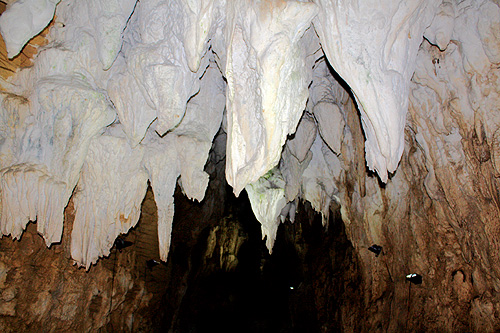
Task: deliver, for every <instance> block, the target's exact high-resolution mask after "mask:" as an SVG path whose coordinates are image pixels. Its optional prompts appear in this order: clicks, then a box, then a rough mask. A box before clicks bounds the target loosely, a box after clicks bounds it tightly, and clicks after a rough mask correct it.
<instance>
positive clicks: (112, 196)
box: [0, 0, 500, 331]
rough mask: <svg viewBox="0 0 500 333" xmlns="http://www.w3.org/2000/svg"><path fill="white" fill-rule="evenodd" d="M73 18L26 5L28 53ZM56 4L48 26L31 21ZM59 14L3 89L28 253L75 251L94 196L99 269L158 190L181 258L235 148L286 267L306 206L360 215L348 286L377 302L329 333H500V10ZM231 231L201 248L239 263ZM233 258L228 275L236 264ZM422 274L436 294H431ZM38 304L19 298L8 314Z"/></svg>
mask: <svg viewBox="0 0 500 333" xmlns="http://www.w3.org/2000/svg"><path fill="white" fill-rule="evenodd" d="M55 3H56V2H54V1H52V2H51V1H35V0H32V1H30V0H25V1H23V0H19V1H18V2H16V3H14V4H12V5H10V6H9V7H8V9H7V11H6V12H5V14H4V15H2V17H1V19H0V28H1V29H0V30H1V32H2V34H4V38H5V40H6V43H7V46H6V47H7V50H9V55H12V54H13V52H17V51H16V50H17V49H19V48H22V46H23V45H24V44H25V43H26V41H27V38H28V39H29V38H30V37H32V36H33V35H35V34H37V33H38V32H39V31H40V30H41V29H43V28H44V26H45V25H47V24H48V23H49V22H50V20H51V17H52V14H51V13H53V12H54V9H53V7H54V6H55ZM35 5H37V6H38V5H40V6H41V7H40V8H41V9H40V11H41V13H42V14H44V15H40V18H41V20H40V22H38V21H37V20H35V19H32V20H31V21H30V19H29V15H30V14H31V13H32V12H33V8H35V7H34V6H35ZM16 13H17V14H16ZM47 13H49V14H50V15H48V14H47ZM16 15H17V16H19V21H17V20H12V17H13V16H16ZM47 15H48V16H47ZM9 17H10V18H9ZM47 17H48V18H47ZM55 17H56V22H55V23H54V25H53V27H52V28H51V30H50V33H49V34H48V35H47V40H48V44H47V45H46V46H44V47H43V48H41V49H40V50H39V52H38V55H37V57H36V59H34V65H33V66H32V67H31V68H26V69H22V70H20V71H18V72H17V73H16V74H15V75H13V76H12V77H11V78H9V80H8V81H4V80H2V81H1V82H0V83H1V86H2V93H1V95H0V101H1V107H0V127H1V133H0V163H1V165H0V167H1V168H0V198H1V210H0V211H1V217H0V230H1V232H2V234H3V235H11V236H12V237H13V238H20V237H21V235H22V233H23V230H24V229H25V227H26V225H27V223H28V222H29V221H30V220H31V221H34V220H36V221H37V230H38V232H39V233H40V234H41V235H42V236H43V237H44V239H45V242H46V244H47V245H50V244H52V243H57V242H59V241H60V240H61V236H62V235H63V232H64V233H65V234H68V230H67V229H68V226H66V227H65V228H63V226H64V225H63V210H64V207H65V206H66V205H67V204H68V201H69V199H70V197H71V195H72V194H74V204H75V209H76V212H75V224H74V226H73V227H72V230H73V233H74V234H73V236H72V238H71V244H72V245H71V246H72V249H71V254H72V257H73V259H74V260H76V261H77V262H78V264H79V265H85V266H86V267H87V268H89V267H90V265H92V264H94V263H96V261H97V259H98V258H99V256H105V255H107V254H108V253H109V251H110V247H111V246H112V244H113V241H114V238H115V237H117V235H119V233H123V232H126V231H127V230H128V229H129V228H130V227H132V226H134V225H135V224H136V223H137V220H138V218H139V211H138V207H139V203H140V202H141V200H142V198H143V197H144V193H145V189H146V186H147V181H148V180H149V182H150V184H151V187H152V191H153V193H154V197H155V202H156V204H157V206H158V223H157V227H158V250H159V258H161V259H162V260H166V259H167V257H168V255H169V249H170V244H171V242H170V239H171V234H172V230H173V229H174V226H173V223H174V193H175V189H176V186H177V185H179V187H178V188H179V190H178V191H180V192H181V193H183V194H185V195H186V197H187V198H189V199H194V200H198V201H201V200H203V199H204V198H205V191H206V189H207V187H208V186H210V185H209V181H208V180H209V176H208V174H207V173H206V170H205V163H206V161H207V159H208V157H209V150H210V148H211V146H212V141H215V143H216V144H215V147H214V157H213V158H212V159H213V160H212V163H214V165H219V164H218V163H220V161H222V160H223V159H224V156H225V152H224V149H222V148H221V144H220V143H222V146H223V145H224V144H226V147H227V148H226V151H227V161H226V162H227V163H226V165H225V168H226V178H227V181H228V183H229V184H230V185H231V186H232V187H233V191H234V192H235V193H236V194H239V193H240V192H241V191H242V189H244V188H245V189H246V192H247V193H248V197H249V200H250V202H251V205H252V209H253V211H254V214H255V216H256V217H257V218H258V220H259V222H260V223H261V228H262V236H264V237H267V244H266V245H267V246H268V248H269V249H272V246H273V243H274V240H275V239H277V238H279V223H280V221H286V220H287V219H288V220H290V221H294V220H295V218H296V217H297V212H296V209H297V207H299V210H300V209H301V208H300V207H302V206H301V205H300V204H299V202H300V200H304V201H307V202H309V203H310V205H311V207H312V209H314V210H315V211H317V212H319V213H321V216H322V224H323V225H324V226H325V227H326V226H327V225H328V222H329V221H331V220H332V219H331V213H332V211H334V212H335V214H336V210H337V209H340V212H341V217H342V220H343V222H344V226H345V233H346V236H347V240H343V241H345V244H352V247H353V248H352V251H353V252H349V251H348V252H349V255H346V256H347V257H346V258H350V259H353V261H354V262H355V266H353V268H352V270H351V267H347V266H342V265H340V266H338V269H339V270H340V272H339V274H342V275H343V277H342V279H344V278H345V279H344V280H343V281H357V285H358V286H359V289H358V290H356V291H352V293H353V295H354V296H353V298H354V299H355V301H353V302H339V303H338V306H339V308H340V310H338V311H337V310H335V311H337V312H336V313H338V317H336V318H335V319H329V317H328V316H327V315H325V314H324V313H325V312H324V311H323V310H322V311H323V312H321V313H320V314H319V315H320V317H321V318H324V323H321V325H319V326H318V327H326V328H325V329H326V330H328V329H329V328H330V327H341V328H343V329H345V330H361V331H369V330H370V331H371V330H379V331H401V330H412V331H422V330H431V331H454V330H459V331H496V330H499V329H500V320H499V319H498V318H500V299H499V296H498V295H499V291H500V290H499V289H500V280H499V279H500V269H499V267H500V266H499V260H500V259H499V245H500V244H499V237H498V236H499V227H498V218H499V200H500V198H499V195H498V186H499V184H498V177H499V176H500V143H499V141H500V134H499V133H500V132H499V130H498V128H499V126H500V118H499V116H498V114H499V111H500V109H499V105H500V79H499V78H500V75H499V74H500V4H499V2H498V1H497V0H479V1H476V0H464V1H458V0H457V1H455V0H443V1H430V0H419V1H397V0H394V1H375V0H373V1H364V2H363V3H361V2H359V1H353V0H345V1H344V0H342V1H334V0H315V1H281V0H262V1H250V0H239V1H224V0H212V1H210V0H206V1H188V0H175V1H160V0H149V1H148V0H144V1H140V2H139V1H137V2H134V1H125V2H119V3H118V2H104V1H83V0H67V1H62V2H60V3H59V4H58V5H57V6H56V7H55ZM37 19H38V18H37ZM25 21H29V22H30V23H33V24H32V25H29V26H25V25H22V27H19V28H17V27H16V25H17V23H18V22H19V23H20V24H21V22H25ZM13 32H16V33H17V32H20V33H21V34H20V35H16V34H13ZM26 36H28V37H26ZM224 112H225V113H224ZM218 131H219V135H218V136H217V137H216V133H217V132H218ZM226 137H227V143H225V142H226ZM217 143H218V144H217ZM366 166H368V169H370V170H373V171H376V173H373V172H372V171H370V170H367V169H366ZM217 170H219V171H220V165H219V168H218V169H217ZM108 183H109V184H108ZM222 184H224V183H223V182H221V181H220V180H219V181H218V183H216V184H215V185H219V186H224V185H222ZM224 190H225V188H224ZM214 191H215V192H216V190H214ZM177 193H179V192H177ZM222 197H224V196H223V195H221V196H220V197H216V198H222ZM211 200H213V198H212V199H211ZM202 205H203V204H202ZM208 205H209V206H210V207H211V208H212V209H214V210H215V208H214V206H213V205H215V206H217V205H216V204H215V203H214V202H213V201H211V202H209V203H208ZM186 206H187V205H186ZM195 207H196V206H195ZM332 207H337V208H336V209H332ZM338 207H340V208H338ZM207 209H208V208H207ZM219 209H220V207H219ZM219 215H220V214H219ZM196 216H200V219H202V220H203V222H200V223H201V224H202V225H203V223H209V224H210V223H212V222H207V221H206V220H205V219H203V216H202V215H196ZM219 217H220V216H219ZM207 219H208V218H207ZM214 219H215V218H214ZM229 220H231V218H228V219H226V220H224V222H221V225H220V226H219V229H217V228H216V227H215V226H214V225H212V224H210V227H213V228H212V229H210V230H209V231H207V232H208V233H207V235H205V234H203V235H201V231H200V230H199V229H196V228H194V229H193V230H195V231H194V232H193V233H191V234H190V233H189V232H187V231H185V233H184V234H183V237H186V238H189V237H201V238H200V239H202V238H203V237H205V236H206V237H207V238H206V239H209V240H210V241H209V242H208V243H209V244H212V245H213V243H214V241H213V239H214V238H215V239H217V241H215V243H217V242H219V243H217V244H219V245H221V246H222V247H223V248H224V246H226V245H227V241H226V240H231V241H229V242H230V243H231V242H232V243H231V244H232V245H231V246H230V248H231V251H233V252H237V249H238V248H240V247H239V245H241V242H240V241H238V239H239V238H238V237H236V236H235V235H236V231H235V230H239V229H238V228H237V227H234V226H230V224H231V223H229V222H228V221H229ZM218 221H222V220H221V219H218ZM231 221H232V220H231ZM235 223H236V222H235ZM66 224H68V223H66ZM193 224H194V223H188V224H186V225H187V226H188V227H186V228H188V229H190V228H191V227H193ZM206 230H208V229H206ZM220 230H224V231H220ZM338 230H339V232H340V230H341V228H339V229H338ZM63 241H64V239H63ZM298 241H300V240H294V242H298ZM193 242H195V241H193ZM233 243H234V244H233ZM16 244H18V243H16ZM19 244H22V242H21V243H19ZM65 244H69V243H68V240H67V239H66V243H65ZM235 244H238V245H235ZM372 244H378V245H381V246H382V247H383V254H382V255H380V256H378V257H375V256H374V255H373V253H371V252H370V251H368V250H367V248H368V247H369V246H370V245H372ZM212 245H210V246H209V247H208V249H211V250H210V251H208V250H207V251H205V252H203V251H202V252H203V253H206V254H207V255H206V257H207V258H215V257H214V255H215V254H217V252H216V250H215V248H213V249H212ZM200 246H202V245H200ZM241 246H243V245H241ZM21 249H22V246H21V245H20V248H19V249H18V250H19V251H21ZM200 251H201V250H200ZM231 251H229V252H231ZM54 252H55V249H54ZM299 252H300V251H299ZM337 252H338V251H337ZM65 253H67V252H65ZM193 253H194V252H193ZM338 253H339V252H338ZM346 253H347V252H346ZM209 254H210V255H209ZM344 254H345V253H344ZM232 255H234V254H232ZM299 257H300V255H299ZM218 258H219V259H218V260H219V262H217V263H215V264H214V262H211V263H209V266H210V265H211V266H210V267H212V268H213V267H214V265H219V267H225V268H224V269H226V268H227V269H229V267H233V265H232V264H231V263H228V261H227V256H225V255H224V254H221V253H219V257H218ZM214 260H215V259H214ZM209 261H210V260H209ZM298 262H300V260H299V261H297V264H298ZM9 265H12V263H10V262H8V263H7V264H5V263H4V264H3V266H0V267H3V268H1V269H2V270H3V271H6V270H10V268H9ZM97 265H99V264H97ZM318 265H319V266H320V267H324V266H325V265H326V264H325V263H324V262H321V261H318ZM97 267H98V266H96V270H97ZM75 269H76V268H75ZM332 270H333V268H332ZM188 271H189V270H184V271H182V270H181V271H179V274H181V275H182V276H183V279H184V280H183V281H185V282H186V281H188V280H186V279H187V275H186V274H187V273H186V272H188ZM326 271H328V270H326ZM409 273H418V274H421V275H422V276H423V283H422V284H421V285H410V284H409V282H408V281H406V279H405V276H406V275H407V274H409ZM68 274H69V273H68ZM193 274H195V273H193ZM196 274H197V273H196ZM200 274H201V273H200ZM355 275H357V276H355ZM1 276H2V275H0V281H2V280H1V279H2V277H1ZM3 276H5V274H3ZM317 278H318V279H319V280H321V279H322V278H323V277H317ZM342 279H341V280H342ZM181 280H182V279H181ZM186 283H187V282H186ZM311 284H313V286H314V292H315V293H316V295H324V294H330V293H332V289H331V288H330V287H327V286H325V287H322V285H321V284H320V283H317V282H313V280H309V286H310V285H311ZM176 286H177V285H175V284H171V287H172V288H174V287H176ZM181 294H182V293H181ZM16 295H17V293H16V292H14V291H12V290H9V291H6V292H5V296H2V297H4V299H5V300H8V301H6V302H7V303H5V304H7V305H3V307H4V311H5V313H6V314H7V315H8V314H12V313H17V312H16V311H17V310H16V309H17V307H16V306H15V305H12V304H14V303H9V302H14V301H15V302H17V299H18V298H16V297H17V296H16ZM186 295H187V294H186ZM19 297H21V296H19ZM172 297H173V299H175V302H173V304H177V305H179V304H181V303H182V302H181V301H179V299H182V297H183V296H179V295H173V296H172ZM179 297H180V298H179ZM189 297H191V298H192V299H195V298H196V294H193V295H190V296H189ZM189 297H188V298H189ZM326 298H327V297H326V296H321V297H319V298H317V302H316V304H315V307H316V308H317V309H324V307H325V303H326V302H327V300H326ZM360 299H361V301H358V300H360ZM131 304H136V303H133V302H132V303H131ZM188 307H189V306H188ZM58 311H59V310H58ZM179 311H181V310H179ZM181 312H182V311H181ZM70 313H71V311H70ZM170 313H176V312H175V311H173V312H170ZM179 313H180V312H177V314H176V315H180V314H179ZM176 315H174V318H170V319H168V320H167V321H168V322H170V323H173V324H172V325H174V327H175V325H180V326H179V327H187V328H189V323H187V324H186V323H183V322H182V320H181V319H179V320H177V319H176V318H175V316H176ZM333 321H335V322H333ZM339 323H340V324H339ZM323 324H324V325H326V326H323ZM183 325H187V326H183ZM336 325H338V326H336ZM169 328H170V326H169Z"/></svg>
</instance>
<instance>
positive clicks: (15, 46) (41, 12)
mask: <svg viewBox="0 0 500 333" xmlns="http://www.w3.org/2000/svg"><path fill="white" fill-rule="evenodd" d="M59 1H61V0H18V1H16V2H14V3H13V4H11V5H10V6H8V7H7V10H6V11H5V12H4V13H3V14H2V15H1V16H0V32H1V33H2V37H3V40H4V41H5V46H6V47H7V55H8V57H9V58H10V59H12V58H14V57H15V56H16V55H18V54H19V52H21V50H22V49H23V47H24V45H26V43H27V42H28V41H29V40H30V39H31V38H33V37H34V36H36V35H38V34H39V33H40V32H41V31H42V30H43V29H44V28H45V27H46V26H47V25H48V24H49V23H50V21H51V20H52V18H53V17H54V11H55V9H56V5H57V4H58V3H59Z"/></svg>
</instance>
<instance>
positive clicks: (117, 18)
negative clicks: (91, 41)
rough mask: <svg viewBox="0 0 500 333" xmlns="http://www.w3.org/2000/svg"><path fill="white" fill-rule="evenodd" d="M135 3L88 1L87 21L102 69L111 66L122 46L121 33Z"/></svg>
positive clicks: (121, 0)
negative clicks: (88, 19) (92, 31)
mask: <svg viewBox="0 0 500 333" xmlns="http://www.w3.org/2000/svg"><path fill="white" fill-rule="evenodd" d="M136 3H137V0H93V1H88V11H89V14H88V15H89V18H90V22H89V23H90V27H91V28H92V29H93V30H94V33H93V35H94V36H95V40H96V44H97V51H98V55H99V60H100V61H101V63H102V66H103V69H104V70H107V69H109V68H110V67H111V65H112V64H113V62H114V61H115V59H116V57H117V55H118V52H119V51H120V49H121V47H122V33H123V31H124V30H125V28H126V25H127V22H128V20H129V18H130V15H131V14H132V11H133V10H134V8H135V5H136Z"/></svg>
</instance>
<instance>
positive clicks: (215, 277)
mask: <svg viewBox="0 0 500 333" xmlns="http://www.w3.org/2000/svg"><path fill="white" fill-rule="evenodd" d="M225 193H227V196H226V199H225V204H224V209H223V211H222V210H221V211H219V212H218V214H221V215H218V214H212V215H210V214H204V213H203V211H204V205H210V203H209V201H208V202H207V203H201V204H200V203H193V202H191V201H189V200H187V199H185V197H184V196H182V195H176V212H180V213H179V214H178V215H177V213H176V217H175V218H174V227H173V234H172V245H171V253H170V256H169V260H168V263H167V264H166V271H167V274H166V276H165V281H164V286H165V289H164V294H163V296H162V301H161V303H160V304H161V305H159V306H160V309H158V313H162V321H161V323H158V324H159V325H160V326H159V327H160V331H173V332H212V331H217V332H331V331H338V330H340V329H341V327H342V324H341V321H342V313H341V312H340V305H341V304H342V303H343V302H346V301H347V298H348V301H349V302H357V301H359V302H360V300H361V292H360V291H359V290H357V287H358V285H359V284H358V282H359V274H358V271H357V267H356V258H354V252H353V248H352V245H351V244H350V242H349V241H348V240H347V237H346V234H345V231H344V225H343V222H342V221H341V219H340V213H339V212H338V211H333V213H332V214H331V218H330V221H329V226H328V228H326V227H323V226H322V219H321V216H320V215H319V214H316V213H314V211H313V210H312V208H311V207H310V205H309V204H305V205H304V204H299V206H298V213H297V217H296V221H295V223H290V222H289V221H286V222H285V223H284V224H281V225H280V227H279V229H278V234H277V239H276V242H275V245H274V248H273V252H272V254H269V253H268V251H267V248H266V246H265V240H262V236H261V231H260V224H259V223H258V221H257V220H256V219H255V217H254V215H253V213H252V211H251V207H250V203H249V201H248V198H247V196H246V193H244V192H243V193H242V194H241V195H240V197H239V198H235V197H234V195H233V194H232V193H231V191H230V189H229V188H227V190H226V192H225ZM179 194H180V193H179ZM197 215H200V216H197ZM214 215H216V216H221V217H219V218H216V216H214ZM201 216H204V217H205V219H203V218H201ZM200 218H201V220H200ZM194 222H195V223H194ZM195 224H196V225H195ZM188 231H189V233H191V234H197V235H195V237H191V238H186V237H185V236H186V232H188ZM187 239H190V240H187ZM348 293H349V294H348Z"/></svg>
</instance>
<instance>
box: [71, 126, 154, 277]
mask: <svg viewBox="0 0 500 333" xmlns="http://www.w3.org/2000/svg"><path fill="white" fill-rule="evenodd" d="M143 155H144V149H143V147H137V148H134V149H132V148H131V147H130V145H129V144H128V143H127V140H126V138H125V137H124V136H123V137H115V136H111V135H101V136H97V137H95V138H94V139H93V140H92V142H91V143H90V146H89V150H88V153H87V157H86V159H85V164H84V165H83V168H82V171H81V175H80V181H79V182H78V187H77V190H76V194H75V196H74V205H75V210H76V213H75V221H74V224H73V230H72V233H71V256H72V258H73V259H74V260H75V261H76V262H77V263H78V264H79V265H83V266H85V267H86V268H87V269H89V267H90V265H92V264H94V263H96V261H97V259H98V258H99V257H103V256H107V255H109V251H110V249H111V247H112V246H113V243H114V241H115V239H116V237H117V236H118V235H120V234H121V233H126V232H128V230H129V229H130V228H132V227H134V226H135V225H136V223H137V221H138V220H139V216H140V213H141V203H142V200H143V199H144V195H145V194H146V190H147V180H148V174H147V172H146V170H145V168H144V167H143V166H142V163H141V162H142V159H143Z"/></svg>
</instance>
